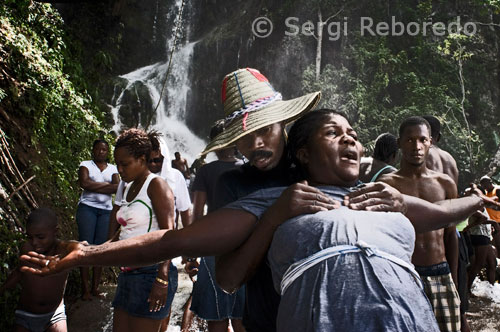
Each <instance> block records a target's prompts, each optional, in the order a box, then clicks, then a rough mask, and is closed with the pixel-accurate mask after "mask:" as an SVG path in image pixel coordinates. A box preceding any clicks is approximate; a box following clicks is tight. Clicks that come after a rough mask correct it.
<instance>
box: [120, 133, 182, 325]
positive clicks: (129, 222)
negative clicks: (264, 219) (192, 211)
mask: <svg viewBox="0 0 500 332" xmlns="http://www.w3.org/2000/svg"><path fill="white" fill-rule="evenodd" d="M151 151H152V144H151V140H150V137H149V136H148V134H146V133H145V132H144V131H143V130H140V129H135V128H132V129H129V130H127V131H125V132H124V133H123V134H121V135H120V136H119V137H118V139H117V140H116V144H115V160H116V164H117V166H118V172H119V173H120V176H121V178H122V180H123V181H124V182H126V183H127V185H126V186H125V189H124V191H123V196H122V197H123V198H122V201H121V204H120V209H119V210H118V211H117V213H116V221H117V222H118V223H119V224H120V226H121V227H120V237H119V240H125V239H128V238H131V237H134V236H137V235H142V234H146V233H149V232H152V231H156V230H159V229H173V228H174V196H173V194H172V191H171V190H170V187H169V186H168V184H167V182H166V181H165V180H163V179H162V178H161V176H159V175H156V174H153V173H151V172H150V171H149V168H148V160H149V158H150V154H151ZM121 270H122V273H120V276H119V277H118V286H117V289H116V295H115V299H114V300H113V307H114V316H113V331H120V332H123V331H125V332H126V331H130V332H133V331H141V332H157V331H158V330H159V328H160V324H161V321H162V319H164V318H165V317H167V316H168V315H169V313H170V306H171V304H172V301H173V298H174V295H175V291H176V290H177V269H176V268H175V266H174V265H173V264H172V263H171V262H170V260H167V261H165V262H163V263H160V264H155V265H151V266H143V267H122V268H121Z"/></svg>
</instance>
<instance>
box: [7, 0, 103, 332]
mask: <svg viewBox="0 0 500 332" xmlns="http://www.w3.org/2000/svg"><path fill="white" fill-rule="evenodd" d="M71 45H72V41H71V38H70V37H69V36H68V35H67V34H66V33H65V32H64V29H63V21H62V19H61V17H60V16H59V14H58V13H57V11H55V10H54V9H53V8H52V6H51V5H48V4H40V3H38V2H32V1H29V0H15V1H14V0H6V1H4V3H3V5H2V6H0V77H1V80H0V111H1V113H0V125H1V128H2V130H3V131H4V132H5V134H6V136H7V138H8V140H9V141H10V143H11V146H12V144H14V143H16V146H17V147H23V148H24V149H26V150H28V151H27V153H26V152H25V153H26V155H28V156H29V159H30V160H28V162H27V165H25V166H26V167H20V168H21V169H22V172H23V175H24V177H25V178H27V177H29V176H31V175H35V176H36V177H35V180H34V181H33V182H34V185H33V187H34V189H35V190H36V191H37V193H38V195H36V196H37V198H38V200H39V201H38V202H39V203H40V204H41V205H45V206H50V207H52V208H54V209H56V210H57V212H58V215H59V217H60V224H61V228H62V231H63V234H62V237H63V238H68V239H69V238H75V234H76V232H75V231H74V230H75V223H74V220H73V214H74V210H75V208H76V204H77V201H78V196H79V193H80V189H79V187H78V186H77V184H76V181H75V180H76V176H77V169H78V165H79V163H80V161H81V160H85V159H89V157H90V147H91V146H92V142H93V140H94V139H96V138H99V137H105V138H108V139H110V136H109V135H107V134H106V132H107V129H106V128H105V127H104V126H103V125H102V123H103V120H104V114H103V113H102V112H101V111H100V110H99V108H98V107H97V106H96V104H95V102H94V101H93V100H92V98H91V96H90V95H89V94H88V93H87V92H86V90H85V89H84V87H85V85H86V83H85V82H86V81H85V78H84V77H83V74H82V69H81V66H80V64H79V58H78V54H74V53H72V52H74V49H75V48H74V47H72V46H71ZM14 141H15V142H14ZM10 152H11V154H13V155H14V158H15V159H16V157H19V154H21V153H23V151H22V150H16V151H14V150H11V151H10ZM37 155H38V156H37ZM19 185H21V183H17V184H16V186H19ZM30 185H31V184H30ZM4 187H5V186H4ZM2 204H4V205H2V206H1V207H2V209H1V210H0V214H1V213H2V212H5V211H6V210H5V209H7V208H9V209H10V210H12V211H14V212H16V211H17V212H18V213H19V214H20V215H19V216H18V219H19V220H23V219H25V217H26V213H27V212H28V211H25V210H20V209H18V208H17V206H16V204H15V201H13V200H10V201H9V202H5V201H4V202H2ZM5 204H7V205H8V206H6V205H5ZM4 208H5V209H4ZM1 219H2V223H1V225H0V239H1V240H0V243H2V245H1V248H0V249H1V250H2V252H3V253H4V254H3V255H2V258H1V259H0V260H1V264H0V265H1V269H2V276H1V278H0V281H1V282H3V281H4V279H5V277H6V276H7V272H8V271H10V270H11V269H12V268H13V267H14V266H15V263H16V262H17V259H16V257H17V256H18V250H17V248H18V247H19V244H20V241H22V235H21V233H20V230H19V227H16V225H14V221H13V220H12V219H9V218H8V216H7V215H4V214H2V218H1ZM3 299H4V300H3V301H2V302H1V304H0V307H1V310H2V312H3V313H4V317H13V315H7V314H6V313H7V312H12V311H13V310H14V309H15V300H16V299H15V296H13V295H9V297H4V298H3ZM4 324H7V325H4ZM8 324H10V322H2V323H0V330H10V328H9V327H8V326H9V325H8Z"/></svg>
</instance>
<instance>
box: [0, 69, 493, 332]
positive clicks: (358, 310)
mask: <svg viewBox="0 0 500 332" xmlns="http://www.w3.org/2000/svg"><path fill="white" fill-rule="evenodd" d="M320 95H321V94H320V92H315V93H310V94H307V95H305V96H301V97H298V98H295V99H291V100H283V99H282V96H281V94H280V93H278V92H276V91H275V90H274V88H273V87H272V85H271V84H270V83H269V81H268V80H267V78H266V77H265V76H264V75H262V74H261V73H260V72H259V71H258V70H255V69H251V68H245V69H239V70H237V71H235V72H232V73H230V74H228V75H226V77H225V78H224V80H223V84H222V103H223V106H224V113H225V118H224V119H222V120H220V121H218V122H217V123H216V124H215V125H214V126H213V127H212V130H211V133H210V142H209V143H208V145H207V146H206V148H205V149H204V151H202V152H201V156H205V155H206V154H208V153H209V152H215V154H216V156H217V160H216V161H213V162H211V163H208V164H206V165H203V166H200V165H201V164H202V160H203V158H200V159H198V160H197V161H196V165H195V166H196V167H191V169H190V168H189V165H188V163H187V161H186V159H185V158H182V157H181V155H180V153H179V152H176V153H175V159H173V160H172V161H171V162H169V158H170V153H169V151H168V148H167V145H166V144H165V142H164V140H163V139H162V138H161V137H160V135H159V134H158V133H156V132H149V133H147V132H145V131H144V130H141V129H137V128H131V129H128V130H125V131H124V132H123V133H121V134H120V135H119V137H118V138H117V140H116V142H115V148H114V160H115V162H116V167H115V166H114V165H111V164H109V163H108V161H107V160H108V152H109V147H108V145H107V143H106V142H104V141H100V140H99V141H96V142H95V143H94V146H93V149H92V158H93V159H92V160H90V161H84V162H82V164H81V165H80V169H79V172H78V174H79V184H80V186H81V187H82V189H83V193H82V196H81V199H80V202H79V204H78V209H77V218H76V219H77V223H78V229H79V241H80V242H72V241H60V240H58V239H57V237H56V231H57V220H56V216H55V214H54V213H53V212H52V211H51V210H50V209H46V208H42V209H38V210H35V211H33V212H32V214H31V215H30V217H29V218H28V222H27V228H26V230H27V235H28V241H27V242H26V244H25V245H24V246H23V248H22V249H21V253H22V256H21V262H22V263H21V265H20V267H19V268H17V269H16V270H15V271H14V272H13V273H12V274H11V276H10V277H9V278H8V280H7V282H6V283H5V285H3V286H2V288H1V291H3V290H4V289H6V288H8V287H12V286H13V285H14V284H16V283H17V282H21V284H22V287H23V288H22V293H21V299H20V302H19V308H18V310H17V311H16V324H17V327H18V330H19V331H44V330H47V331H66V317H65V315H64V302H63V293H64V286H65V283H66V278H67V273H68V271H69V270H70V269H72V268H76V267H80V269H81V276H82V299H84V300H88V299H91V298H92V297H94V296H99V279H100V275H101V270H100V269H101V267H102V266H119V267H120V270H121V273H120V275H119V278H118V285H117V290H116V295H115V299H114V300H113V307H114V317H113V331H139V330H141V331H145V332H147V331H155V332H157V331H165V330H166V329H167V326H168V321H169V317H170V312H171V308H170V307H171V303H172V300H173V297H174V295H175V292H176V289H177V269H176V267H175V266H174V265H173V264H172V263H171V259H173V258H175V257H178V256H182V257H183V263H185V269H186V270H187V272H188V273H189V275H190V276H194V275H197V281H196V282H195V284H194V286H193V293H192V296H191V297H190V299H189V300H188V305H187V307H186V310H185V312H184V318H185V319H183V326H182V330H183V331H188V328H189V321H190V319H191V318H192V317H193V316H197V317H199V318H200V319H203V320H206V321H207V325H208V330H209V331H210V332H218V331H223V332H227V331H228V329H231V328H232V330H233V331H235V332H240V331H249V332H251V331H469V328H468V324H467V320H466V317H465V311H466V310H467V305H466V304H467V301H468V297H467V296H468V292H470V287H471V284H472V282H473V280H474V278H475V276H476V275H477V274H478V273H479V272H480V271H481V269H482V268H483V267H485V268H486V271H487V276H488V280H489V281H490V282H491V283H494V282H495V279H496V278H495V271H496V257H497V255H498V253H497V251H496V249H495V248H497V249H500V248H499V247H498V246H496V244H497V241H498V242H500V235H498V236H497V234H498V233H499V232H498V229H499V226H498V224H497V221H498V222H500V204H499V203H498V202H497V201H498V198H497V196H496V187H495V186H494V185H493V182H492V180H491V178H489V177H487V176H485V177H483V178H481V181H480V185H479V186H476V185H471V187H470V188H469V190H468V191H467V192H466V193H465V194H464V195H463V196H464V197H460V198H458V190H457V184H458V169H457V166H456V163H455V161H454V159H453V157H452V156H451V155H450V154H449V153H447V152H446V151H444V150H442V149H440V148H439V147H438V141H439V139H440V128H439V120H438V119H436V118H435V117H433V116H426V117H420V116H412V117H409V118H407V119H405V120H404V121H403V122H402V123H401V125H400V128H399V133H398V137H396V136H394V135H392V134H390V133H384V134H382V135H380V136H379V137H378V138H377V140H376V142H375V148H374V151H373V156H372V157H369V158H364V157H363V146H362V144H361V143H360V142H359V141H358V138H357V134H356V130H355V128H353V127H352V126H351V123H350V122H349V119H348V117H347V116H346V115H345V114H343V113H341V112H337V111H335V110H330V109H315V107H316V106H317V104H318V102H319V99H320ZM291 123H293V125H292V126H291V128H290V129H289V130H287V125H289V124H291ZM240 155H241V156H243V157H244V158H243V160H241V159H239V158H238V157H237V156H240ZM398 159H400V161H399V163H398V162H397V161H398ZM191 173H195V176H194V181H191V183H189V182H190V179H191V180H192V179H193V174H191ZM188 186H189V187H190V190H188ZM189 192H190V193H191V197H192V199H193V204H191V200H190V193H189ZM112 194H116V195H115V197H114V201H113V197H112ZM179 216H180V218H179V219H180V221H181V222H182V227H179V226H178V225H177V224H178V217H179ZM496 218H498V219H496ZM467 219H468V226H467V227H465V228H463V229H462V231H461V232H458V231H457V228H456V225H457V224H459V223H461V224H462V225H463V224H464V220H467ZM465 223H466V224H467V221H465ZM492 230H493V232H492ZM468 238H470V240H471V241H470V242H471V246H470V250H469V252H470V255H468V254H467V246H466V245H465V244H466V243H467V239H468ZM498 244H500V243H498ZM461 248H463V249H464V250H465V254H462V250H461ZM469 256H470V257H469ZM469 259H470V260H471V263H470V264H469V265H470V266H469V269H468V270H467V265H468V260H469ZM89 267H93V268H92V271H90V270H89ZM90 272H92V283H91V285H90V286H89V279H90ZM50 285H52V287H51V286H50Z"/></svg>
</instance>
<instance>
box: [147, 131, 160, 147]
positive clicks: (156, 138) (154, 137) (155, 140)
mask: <svg viewBox="0 0 500 332" xmlns="http://www.w3.org/2000/svg"><path fill="white" fill-rule="evenodd" d="M148 137H149V140H150V141H151V151H160V137H161V134H160V133H159V132H158V131H156V130H151V131H150V132H148Z"/></svg>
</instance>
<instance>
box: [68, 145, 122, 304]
mask: <svg viewBox="0 0 500 332" xmlns="http://www.w3.org/2000/svg"><path fill="white" fill-rule="evenodd" d="M108 154H109V145H108V142H106V141H104V140H95V141H94V145H93V147H92V160H85V161H82V162H81V164H80V168H79V170H78V183H79V184H80V187H81V188H82V189H83V193H82V195H81V197H80V201H79V202H78V208H77V210H76V222H77V224H78V240H79V241H87V242H88V243H90V244H101V243H104V242H105V241H106V239H107V235H108V226H109V215H110V213H111V209H112V206H111V194H114V193H115V192H116V188H117V187H118V182H119V176H118V170H117V169H116V166H115V165H112V164H109V163H108ZM89 272H90V268H88V267H82V268H81V269H80V275H81V277H82V299H83V300H90V299H91V295H94V296H99V282H100V279H101V272H102V267H94V268H93V271H92V272H93V273H92V289H90V287H89Z"/></svg>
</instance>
